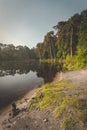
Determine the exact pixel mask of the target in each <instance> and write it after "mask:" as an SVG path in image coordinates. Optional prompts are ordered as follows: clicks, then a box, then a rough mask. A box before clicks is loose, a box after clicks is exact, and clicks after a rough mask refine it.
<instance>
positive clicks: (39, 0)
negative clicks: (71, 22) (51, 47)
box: [0, 0, 87, 48]
mask: <svg viewBox="0 0 87 130" xmlns="http://www.w3.org/2000/svg"><path fill="white" fill-rule="evenodd" d="M85 9H87V0H0V42H1V43H5V44H11V43H12V44H14V45H19V44H20V45H27V46H28V47H30V48H31V47H34V46H36V44H37V43H38V42H42V41H43V39H44V35H45V34H46V33H47V32H48V31H51V30H53V29H52V27H53V26H54V25H56V24H57V23H58V22H59V21H62V20H67V19H68V18H70V17H71V16H72V15H74V14H75V13H80V12H81V11H82V10H85Z"/></svg>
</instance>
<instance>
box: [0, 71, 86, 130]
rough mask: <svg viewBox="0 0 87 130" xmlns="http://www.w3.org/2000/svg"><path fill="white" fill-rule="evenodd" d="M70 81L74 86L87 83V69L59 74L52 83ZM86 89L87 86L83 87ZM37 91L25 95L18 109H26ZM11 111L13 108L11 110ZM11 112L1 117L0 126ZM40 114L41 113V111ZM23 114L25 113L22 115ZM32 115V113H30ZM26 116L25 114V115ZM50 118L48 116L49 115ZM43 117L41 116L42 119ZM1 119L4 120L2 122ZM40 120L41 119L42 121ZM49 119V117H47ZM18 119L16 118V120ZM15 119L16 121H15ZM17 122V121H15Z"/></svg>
mask: <svg viewBox="0 0 87 130" xmlns="http://www.w3.org/2000/svg"><path fill="white" fill-rule="evenodd" d="M62 79H64V80H69V81H70V82H71V83H73V84H80V83H87V69H82V70H74V71H67V72H60V73H59V72H58V73H57V74H56V75H55V77H54V78H53V81H52V82H54V83H55V82H58V81H59V80H62ZM83 87H85V89H87V88H86V86H83ZM36 90H37V88H35V89H33V90H30V91H29V92H28V93H27V94H25V95H24V96H23V97H22V98H21V99H19V100H17V102H16V105H17V108H19V109H22V108H26V106H27V104H28V103H29V101H30V100H31V99H32V98H33V97H35V95H36ZM9 110H10V111H11V107H10V109H9ZM10 111H5V112H6V113H4V116H3V115H2V116H3V117H1V116H0V124H1V121H2V122H3V121H4V120H5V119H6V118H7V119H8V116H9V112H10ZM39 112H40V111H39ZM21 114H23V113H21ZM29 114H30V113H29ZM31 114H32V115H33V114H34V113H32V112H31ZM24 115H25V113H24ZM34 116H36V117H38V114H37V112H36V113H35V115H34ZM47 116H48V115H47ZM42 117H43V116H42V115H41V118H42ZM1 118H3V119H2V120H1ZM41 118H40V119H41ZM46 118H47V117H46ZM15 119H16V118H15ZM15 119H14V120H15ZM14 122H15V121H14ZM0 130H3V129H1V126H0Z"/></svg>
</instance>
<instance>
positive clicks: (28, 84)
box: [0, 62, 60, 110]
mask: <svg viewBox="0 0 87 130" xmlns="http://www.w3.org/2000/svg"><path fill="white" fill-rule="evenodd" d="M57 71H60V66H58V65H56V64H48V63H42V64H41V63H38V62H0V110H1V109H2V108H5V107H6V106H7V105H8V104H10V103H11V102H12V101H15V100H17V99H19V98H20V97H22V96H23V95H24V94H25V93H27V92H28V91H30V90H31V89H33V88H37V87H40V86H41V85H42V84H44V83H47V82H50V81H52V79H53V78H54V76H55V74H56V72H57Z"/></svg>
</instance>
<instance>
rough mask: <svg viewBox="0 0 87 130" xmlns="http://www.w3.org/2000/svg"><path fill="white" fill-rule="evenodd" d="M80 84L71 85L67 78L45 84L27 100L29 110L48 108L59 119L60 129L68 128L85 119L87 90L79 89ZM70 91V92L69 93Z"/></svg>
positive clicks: (65, 129)
mask: <svg viewBox="0 0 87 130" xmlns="http://www.w3.org/2000/svg"><path fill="white" fill-rule="evenodd" d="M81 86H82V84H81ZM81 86H80V84H79V85H73V84H71V83H70V81H67V80H61V81H58V82H57V83H53V82H52V83H48V84H45V85H43V86H42V87H41V88H38V89H37V94H36V96H35V97H34V98H33V99H32V100H31V101H30V102H29V104H28V108H29V109H30V110H45V109H46V110H50V111H51V112H52V114H54V116H55V117H56V118H58V119H61V123H60V124H61V127H62V129H63V130H68V128H69V129H70V127H72V126H73V125H74V124H75V123H76V122H80V121H82V122H83V123H84V122H85V121H87V118H86V116H85V115H84V110H85V109H86V108H87V100H86V92H87V90H86V89H84V90H83V89H81ZM70 92H71V93H72V94H69V93H70ZM82 94H83V96H82V98H81V97H80V95H82ZM86 114H87V112H86ZM65 117H66V118H65ZM74 118H75V119H74ZM73 120H75V122H74V121H73Z"/></svg>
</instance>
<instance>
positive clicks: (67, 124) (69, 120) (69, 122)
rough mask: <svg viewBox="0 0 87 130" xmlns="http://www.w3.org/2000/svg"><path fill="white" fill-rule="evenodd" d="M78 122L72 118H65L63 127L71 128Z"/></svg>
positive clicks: (64, 128) (64, 129) (66, 129)
mask: <svg viewBox="0 0 87 130" xmlns="http://www.w3.org/2000/svg"><path fill="white" fill-rule="evenodd" d="M75 124H76V122H75V121H74V119H72V118H64V119H63V121H62V123H61V128H62V129H63V130H71V128H72V127H73V126H74V125H75Z"/></svg>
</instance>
